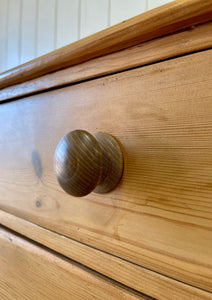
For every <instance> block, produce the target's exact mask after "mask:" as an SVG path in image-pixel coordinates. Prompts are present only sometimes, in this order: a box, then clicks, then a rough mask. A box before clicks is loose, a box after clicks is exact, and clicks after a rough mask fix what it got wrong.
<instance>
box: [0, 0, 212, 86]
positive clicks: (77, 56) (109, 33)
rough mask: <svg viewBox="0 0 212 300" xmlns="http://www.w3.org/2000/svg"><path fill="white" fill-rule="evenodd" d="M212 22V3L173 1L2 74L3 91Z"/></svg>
mask: <svg viewBox="0 0 212 300" xmlns="http://www.w3.org/2000/svg"><path fill="white" fill-rule="evenodd" d="M211 19H212V5H211V0H205V1H201V0H186V1H185V0H178V1H173V2H171V3H168V4H166V5H164V6H162V7H159V8H156V9H154V10H150V11H147V12H145V13H143V14H141V15H139V16H136V17H134V18H131V19H129V20H127V21H125V22H122V23H120V24H117V25H114V26H112V27H110V28H107V29H105V30H103V31H100V32H98V33H96V34H93V35H91V36H89V37H86V38H84V39H81V40H79V41H77V42H74V43H73V44H70V45H68V46H65V47H63V48H61V49H59V50H56V51H53V52H51V53H49V54H46V55H44V56H41V57H39V58H37V59H35V60H32V61H30V62H28V63H26V64H23V65H21V66H19V67H17V68H14V69H11V70H9V71H7V72H4V73H2V74H1V75H0V88H3V87H7V86H10V85H13V84H16V83H20V82H24V81H26V80H30V79H33V78H36V77H39V76H41V75H44V74H47V73H51V72H53V71H56V70H59V69H62V68H66V67H70V66H73V65H76V64H79V63H82V62H84V61H88V60H90V59H93V58H95V57H99V56H103V55H105V54H108V53H112V52H116V51H119V50H121V49H126V48H128V47H130V46H134V45H137V44H139V43H141V42H144V41H148V40H151V39H153V38H156V37H160V36H163V35H166V34H169V33H173V32H175V31H178V30H181V29H183V28H186V27H189V26H193V25H196V24H199V23H205V22H207V21H209V20H211Z"/></svg>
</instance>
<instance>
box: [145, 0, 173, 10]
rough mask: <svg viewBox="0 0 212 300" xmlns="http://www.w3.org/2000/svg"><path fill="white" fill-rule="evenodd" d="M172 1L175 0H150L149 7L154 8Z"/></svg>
mask: <svg viewBox="0 0 212 300" xmlns="http://www.w3.org/2000/svg"><path fill="white" fill-rule="evenodd" d="M172 1H173V0H148V9H153V8H155V7H158V6H161V5H164V4H166V3H169V2H172Z"/></svg>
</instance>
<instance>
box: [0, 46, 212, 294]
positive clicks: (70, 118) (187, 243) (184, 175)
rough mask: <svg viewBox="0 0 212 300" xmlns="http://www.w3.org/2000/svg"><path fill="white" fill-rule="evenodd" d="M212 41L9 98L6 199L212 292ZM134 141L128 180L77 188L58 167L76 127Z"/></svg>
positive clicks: (66, 231)
mask: <svg viewBox="0 0 212 300" xmlns="http://www.w3.org/2000/svg"><path fill="white" fill-rule="evenodd" d="M211 61H212V50H208V51H203V52H200V53H196V54H192V55H187V56H184V57H179V58H176V59H172V60H169V61H164V62H161V63H157V64H154V65H150V66H146V67H142V68H137V69H134V70H130V71H126V72H123V73H120V74H115V75H112V76H107V77H104V78H99V79H96V80H91V81H88V82H84V83H81V84H76V85H73V86H68V87H64V88H61V89H57V90H53V91H49V92H46V93H41V94H38V95H34V96H30V97H27V98H25V99H21V100H18V101H14V102H10V103H5V104H2V105H0V140H1V142H0V170H1V172H0V208H1V209H2V210H4V211H7V212H9V213H11V214H14V215H16V216H18V217H20V218H24V219H27V220H28V221H30V222H34V223H37V224H39V225H40V226H42V227H45V228H48V229H50V230H52V231H55V232H57V233H60V234H63V235H65V236H68V237H71V238H73V239H75V240H77V241H80V242H82V243H84V244H87V245H91V246H93V247H95V248H97V249H101V250H103V251H104V252H107V253H111V254H113V255H115V256H118V257H121V258H124V259H125V260H128V261H130V262H133V263H135V264H136V265H140V266H143V267H146V268H148V269H151V270H154V271H156V272H158V273H161V274H163V275H167V276H169V277H172V278H175V279H177V280H179V281H182V282H186V283H189V284H191V285H194V286H197V287H200V288H202V289H204V290H207V291H212V251H211V249H212V231H211V230H212V218H211V216H212V215H211V212H212V168H211V165H212V67H211ZM75 129H85V130H87V131H89V132H91V133H95V132H98V131H103V132H108V133H111V134H112V135H114V136H115V137H117V138H118V139H119V141H120V142H121V143H122V145H123V148H124V159H125V170H124V174H123V178H122V181H121V183H120V184H119V186H118V187H117V188H116V189H115V190H114V191H112V192H110V193H108V194H104V195H99V194H95V193H91V194H89V195H88V196H86V197H82V198H75V197H72V196H69V195H68V194H66V193H65V192H63V190H62V189H61V188H60V186H59V185H58V183H57V180H56V178H55V174H54V170H53V156H54V151H55V148H56V146H57V143H58V142H59V140H60V139H61V137H62V136H63V135H64V134H66V133H67V132H69V131H71V130H75Z"/></svg>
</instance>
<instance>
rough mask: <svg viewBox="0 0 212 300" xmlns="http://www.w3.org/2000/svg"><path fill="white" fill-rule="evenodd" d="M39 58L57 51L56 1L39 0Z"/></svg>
mask: <svg viewBox="0 0 212 300" xmlns="http://www.w3.org/2000/svg"><path fill="white" fill-rule="evenodd" d="M37 22H38V25H37V26H38V27H37V53H36V55H37V56H41V55H43V54H46V53H48V52H50V51H53V50H54V49H55V39H56V31H55V24H56V0H38V21H37Z"/></svg>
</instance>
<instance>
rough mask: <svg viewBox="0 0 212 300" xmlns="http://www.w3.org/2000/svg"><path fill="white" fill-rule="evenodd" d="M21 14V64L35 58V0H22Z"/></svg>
mask: <svg viewBox="0 0 212 300" xmlns="http://www.w3.org/2000/svg"><path fill="white" fill-rule="evenodd" d="M22 1H23V2H22V15H21V49H20V51H21V58H20V60H21V61H20V63H21V64H23V63H25V62H27V61H29V60H32V59H34V58H35V49H36V26H37V1H36V0H22Z"/></svg>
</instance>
